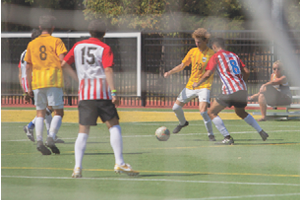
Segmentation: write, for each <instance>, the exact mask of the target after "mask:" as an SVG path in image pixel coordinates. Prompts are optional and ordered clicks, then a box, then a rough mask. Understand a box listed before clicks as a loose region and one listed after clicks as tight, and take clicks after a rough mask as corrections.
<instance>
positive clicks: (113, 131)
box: [109, 125, 125, 165]
mask: <svg viewBox="0 0 300 200" xmlns="http://www.w3.org/2000/svg"><path fill="white" fill-rule="evenodd" d="M109 133H110V145H111V147H112V148H113V151H114V155H115V162H116V164H118V165H124V164H125V162H124V159H123V140H122V131H121V127H120V125H115V126H113V127H111V128H110V129H109Z"/></svg>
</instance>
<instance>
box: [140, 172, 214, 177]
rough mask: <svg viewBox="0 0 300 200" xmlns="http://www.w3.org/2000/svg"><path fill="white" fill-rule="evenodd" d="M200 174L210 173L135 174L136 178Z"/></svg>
mask: <svg viewBox="0 0 300 200" xmlns="http://www.w3.org/2000/svg"><path fill="white" fill-rule="evenodd" d="M200 175H201V176H202V175H210V174H208V173H207V174H206V173H194V174H184V173H182V174H177V173H160V174H140V175H138V176H136V178H143V177H159V176H200Z"/></svg>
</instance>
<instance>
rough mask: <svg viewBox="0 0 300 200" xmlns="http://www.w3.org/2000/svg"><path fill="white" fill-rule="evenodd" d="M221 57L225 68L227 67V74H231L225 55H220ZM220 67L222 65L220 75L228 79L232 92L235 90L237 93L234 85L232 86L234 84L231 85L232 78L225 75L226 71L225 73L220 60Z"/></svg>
mask: <svg viewBox="0 0 300 200" xmlns="http://www.w3.org/2000/svg"><path fill="white" fill-rule="evenodd" d="M220 55H221V59H222V61H223V64H224V67H225V69H226V72H227V74H230V73H229V72H230V71H229V67H228V65H227V62H226V60H225V57H224V55H223V54H220ZM219 62H220V63H219V65H220V73H221V74H222V75H223V77H224V78H226V79H227V82H228V83H229V85H230V87H231V88H232V90H233V92H236V91H235V88H234V87H233V85H232V83H231V81H230V78H228V77H227V76H225V73H224V71H223V68H222V65H221V61H220V60H219Z"/></svg>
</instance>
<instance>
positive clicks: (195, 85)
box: [192, 82, 199, 90]
mask: <svg viewBox="0 0 300 200" xmlns="http://www.w3.org/2000/svg"><path fill="white" fill-rule="evenodd" d="M198 86H199V84H198V83H196V82H194V83H193V85H192V87H193V90H194V89H195V88H196V87H198Z"/></svg>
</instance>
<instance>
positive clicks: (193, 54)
mask: <svg viewBox="0 0 300 200" xmlns="http://www.w3.org/2000/svg"><path fill="white" fill-rule="evenodd" d="M192 37H193V38H194V40H195V44H196V46H197V47H195V48H192V49H191V50H190V51H189V52H188V53H187V55H186V56H185V58H184V59H183V60H182V63H181V64H180V65H177V66H176V67H174V68H173V69H171V70H170V71H168V72H166V73H165V74H164V77H165V78H166V77H168V76H170V75H172V74H174V73H177V72H180V71H182V70H183V69H184V68H185V67H186V66H189V65H190V64H191V65H192V69H191V76H190V78H189V81H188V83H187V84H186V86H185V88H184V89H183V90H182V91H181V93H180V94H179V96H178V97H177V100H176V101H175V103H174V105H173V108H172V110H173V111H174V112H175V114H176V117H177V118H178V120H179V125H178V126H177V127H176V128H175V129H174V130H173V133H178V132H179V131H180V130H181V129H182V128H183V127H185V126H188V125H189V122H188V121H186V119H185V116H184V113H183V110H182V107H183V106H184V105H185V104H186V103H188V102H189V101H190V100H192V99H193V98H195V97H198V99H199V111H200V114H201V115H202V117H203V121H204V125H205V127H206V130H207V132H208V138H209V140H210V141H216V139H215V136H214V134H213V129H212V123H211V120H210V118H209V116H208V114H207V107H208V105H209V103H210V88H211V83H212V81H213V74H211V76H210V77H209V78H208V79H207V80H206V81H205V82H203V83H201V85H199V86H197V87H195V88H193V87H192V85H193V83H194V82H198V81H199V80H200V78H201V76H202V75H203V74H204V72H205V67H206V65H207V63H208V61H209V59H210V58H211V57H212V55H213V54H214V51H213V50H212V49H210V48H209V47H208V46H207V43H208V40H209V38H210V34H209V33H208V32H207V30H206V29H204V28H198V29H197V30H195V31H194V33H193V34H192Z"/></svg>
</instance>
